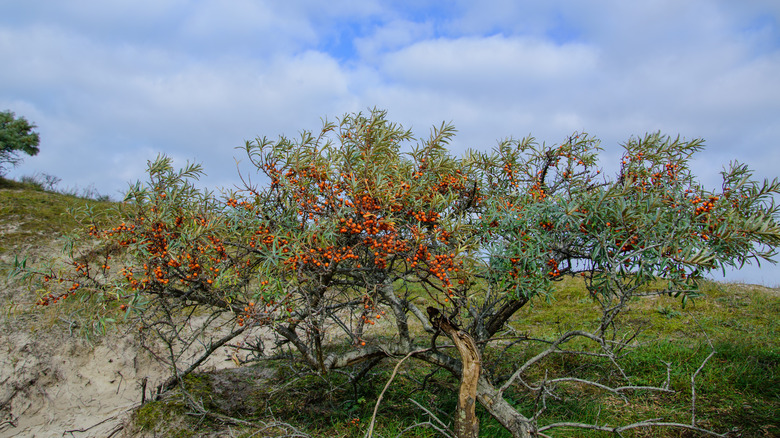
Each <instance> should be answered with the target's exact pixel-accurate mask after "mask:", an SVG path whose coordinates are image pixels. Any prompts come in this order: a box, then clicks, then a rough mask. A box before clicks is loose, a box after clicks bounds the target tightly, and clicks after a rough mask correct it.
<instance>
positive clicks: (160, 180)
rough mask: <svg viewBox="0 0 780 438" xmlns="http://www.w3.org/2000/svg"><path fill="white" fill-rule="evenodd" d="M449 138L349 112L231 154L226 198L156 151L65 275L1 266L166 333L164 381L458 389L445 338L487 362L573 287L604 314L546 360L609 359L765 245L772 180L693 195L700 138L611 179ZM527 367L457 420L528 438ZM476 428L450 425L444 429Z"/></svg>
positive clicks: (518, 149) (484, 384)
mask: <svg viewBox="0 0 780 438" xmlns="http://www.w3.org/2000/svg"><path fill="white" fill-rule="evenodd" d="M454 134H455V130H454V128H453V127H452V126H450V125H448V124H442V125H441V126H439V127H436V128H434V129H432V130H431V133H430V136H429V137H428V138H425V139H421V140H417V139H415V137H414V136H413V134H412V132H411V131H409V130H407V129H405V128H403V127H401V126H400V125H397V124H395V123H392V122H390V121H388V120H387V117H386V113H385V112H383V111H378V110H373V111H370V112H369V113H367V114H363V113H358V114H348V115H345V116H344V117H342V118H341V119H339V120H338V123H329V122H325V123H324V124H323V128H322V130H321V131H320V132H319V133H316V134H314V133H309V132H303V133H302V134H301V136H300V137H299V138H287V137H280V138H279V139H276V140H270V139H267V138H259V139H257V140H255V141H251V142H247V143H246V145H245V146H244V148H243V149H244V152H245V154H246V156H247V157H248V163H249V164H250V167H251V170H250V171H248V172H247V171H243V172H242V173H241V175H240V177H241V180H242V182H243V186H242V188H241V189H235V190H229V191H225V192H222V193H220V194H215V193H213V192H210V191H207V190H203V189H200V188H198V187H197V186H196V180H197V178H198V177H199V176H200V175H201V172H202V169H201V167H200V166H197V165H188V166H186V167H185V168H184V169H183V170H180V171H177V170H175V169H174V167H173V163H172V161H171V160H170V159H169V158H166V157H160V158H158V159H157V160H156V161H154V162H151V163H150V164H149V180H148V181H147V182H145V183H138V184H136V185H134V186H133V187H131V189H130V190H129V192H128V194H127V196H126V199H125V201H124V202H123V203H121V204H120V205H119V206H118V207H117V212H116V222H115V223H114V224H112V225H111V226H105V225H103V224H104V223H105V218H101V217H96V215H94V214H90V212H89V211H85V212H82V214H81V216H80V218H81V220H82V222H83V223H84V228H83V230H82V231H81V232H80V233H79V234H77V235H75V236H73V237H72V238H71V240H70V242H69V246H68V247H69V248H70V252H69V254H70V258H69V260H68V261H67V263H66V264H65V265H64V266H63V265H62V264H60V265H57V264H56V263H52V264H51V265H50V266H48V267H40V266H39V267H36V268H35V269H31V268H28V267H27V266H21V265H20V266H18V267H17V268H18V271H19V272H20V273H23V274H24V276H25V278H27V279H29V280H30V281H32V282H34V283H35V284H36V285H37V287H38V288H39V290H40V299H39V301H38V304H40V305H50V304H53V303H55V302H58V301H60V300H62V299H65V298H67V299H71V297H75V298H77V299H80V300H82V302H83V303H85V305H84V310H85V313H86V314H87V317H88V318H89V319H91V321H92V322H93V323H95V321H97V322H99V324H98V323H95V324H96V325H97V326H102V325H104V324H105V323H106V322H110V321H111V320H112V319H114V318H116V317H117V315H124V316H125V317H127V318H129V319H130V320H131V321H133V322H134V323H135V324H137V326H138V329H139V330H140V332H141V333H142V334H144V336H146V335H147V334H148V335H155V336H157V337H158V338H160V339H162V340H163V341H164V343H165V344H166V345H167V346H168V347H169V348H167V350H166V351H167V352H168V353H167V355H165V354H163V355H161V360H164V361H166V362H167V363H169V364H170V365H171V367H172V371H173V372H172V375H173V377H172V379H171V380H170V381H169V382H167V383H166V384H165V385H164V386H165V388H169V387H171V386H173V385H175V384H176V382H177V381H178V379H180V378H181V377H182V376H183V375H184V374H186V373H188V372H190V371H192V370H193V369H195V368H197V366H199V365H200V364H201V363H202V362H203V361H205V360H206V359H207V358H208V356H209V355H210V354H212V353H213V352H214V351H215V350H216V349H217V348H219V347H220V346H224V345H231V346H232V347H231V348H233V349H234V350H233V351H234V353H233V358H234V360H235V361H236V363H237V364H241V363H246V362H249V361H252V360H258V359H268V358H278V357H282V356H284V357H287V356H286V355H287V354H288V353H289V352H291V351H292V352H294V353H295V355H294V356H295V358H296V360H297V361H299V363H301V364H303V365H305V366H306V367H308V368H310V369H312V370H315V371H316V372H319V373H320V374H322V375H327V374H328V373H330V372H331V371H333V370H336V369H345V370H354V369H357V368H356V367H358V366H363V367H365V366H366V364H368V366H369V367H370V366H375V365H376V364H378V363H380V362H381V360H382V359H387V358H391V357H396V356H400V357H403V356H409V357H412V358H414V359H416V360H421V361H425V362H427V363H429V364H432V365H434V366H438V367H441V368H443V369H445V370H447V371H449V372H451V373H452V374H454V375H456V376H461V377H463V379H464V381H465V380H466V376H465V374H466V373H465V372H462V368H461V365H462V363H464V362H463V360H465V358H464V357H463V356H461V355H459V354H456V353H452V352H451V351H450V350H443V349H437V348H435V342H436V338H437V336H439V334H440V333H441V332H442V330H444V332H445V334H446V335H448V336H450V338H451V340H452V341H453V342H454V343H455V344H458V343H459V342H462V339H470V340H471V341H473V342H474V344H473V345H474V346H475V347H474V348H476V349H478V350H479V353H484V350H485V348H486V345H488V344H489V343H490V342H492V341H493V340H494V339H495V338H496V337H497V336H499V335H501V334H502V330H503V329H504V328H505V327H506V323H507V322H508V321H509V320H510V319H511V318H512V317H513V315H515V314H516V313H517V312H518V311H519V310H520V309H521V308H523V307H524V306H525V305H526V304H527V303H529V302H530V301H531V300H533V299H534V298H535V297H546V298H547V299H550V298H551V297H552V295H553V294H554V291H555V288H554V287H553V285H554V284H555V282H557V281H560V280H562V279H563V278H565V277H575V278H577V279H579V281H581V282H582V283H581V284H582V285H583V288H584V290H585V291H586V292H587V296H589V297H590V299H592V300H593V301H594V303H597V304H598V305H599V306H600V307H601V309H602V311H603V312H602V314H603V316H602V318H601V320H600V322H599V324H598V327H597V328H596V329H595V330H594V331H593V332H592V333H580V332H577V333H566V334H564V335H562V336H561V338H559V339H558V340H556V341H555V342H551V343H550V345H553V346H554V347H550V349H548V350H545V351H546V352H547V353H544V354H553V353H558V352H560V350H559V349H558V346H559V345H560V344H563V343H566V342H568V341H569V340H570V339H573V338H575V337H584V338H586V341H587V340H591V341H593V342H594V343H596V344H597V345H598V348H599V349H601V350H600V351H601V353H600V354H601V355H602V356H603V357H608V358H609V360H611V361H613V362H614V358H615V356H614V354H613V353H614V351H615V350H620V349H622V348H623V347H625V345H623V344H619V343H610V342H606V341H605V339H606V338H607V331H608V330H609V329H610V328H611V327H614V324H615V321H616V318H617V316H618V315H619V313H620V311H621V310H623V309H624V308H625V306H626V305H627V303H628V302H629V301H630V300H631V299H633V298H635V297H637V296H642V295H650V294H662V293H663V294H672V295H675V296H681V297H682V300H688V299H690V298H693V297H696V296H697V291H698V281H699V280H700V279H701V278H702V276H703V275H705V274H706V273H707V272H710V271H712V270H716V269H721V268H724V267H729V266H737V267H739V266H742V265H743V264H744V263H746V262H749V261H751V260H754V259H763V260H769V259H771V258H772V257H773V256H774V255H775V250H776V247H777V246H778V244H780V226H779V225H778V209H777V207H776V206H775V205H774V203H773V197H774V196H776V195H777V194H778V193H780V183H778V181H777V180H775V181H764V182H757V181H754V180H753V179H752V178H751V173H750V171H749V170H748V169H747V167H745V166H743V165H740V164H733V165H731V166H730V167H728V168H727V169H725V170H724V171H723V175H722V176H723V183H722V186H721V187H720V188H718V189H717V190H714V191H711V190H708V189H705V188H704V187H702V186H701V185H700V184H699V183H698V182H697V181H696V179H695V178H694V175H692V173H691V170H690V167H689V161H690V159H691V157H692V156H693V154H694V153H696V152H699V151H700V150H701V149H702V147H703V146H702V142H701V141H700V140H693V141H685V140H681V139H679V138H671V137H667V136H663V135H661V134H649V135H646V136H644V137H641V138H632V139H630V140H629V141H628V142H626V143H625V144H624V145H623V149H624V155H623V157H622V160H621V162H620V166H619V173H618V174H617V175H615V176H614V177H612V176H607V175H604V173H603V172H602V170H601V169H600V168H599V167H598V162H597V158H598V153H599V150H600V149H599V146H598V141H597V140H596V139H595V138H593V137H591V136H589V135H587V134H574V135H572V136H570V137H569V138H567V139H566V140H565V141H564V142H562V143H561V144H558V145H544V144H539V143H537V142H535V141H534V139H532V138H526V139H522V140H506V141H502V142H500V143H499V144H498V145H497V146H496V147H495V148H494V150H493V151H491V152H488V153H486V152H478V151H469V152H467V153H466V154H464V155H463V156H462V157H454V156H452V155H451V154H450V153H449V151H448V149H447V147H448V144H449V142H450V141H451V140H452V139H453V137H454ZM423 303H424V304H423ZM422 306H428V309H422ZM425 310H427V313H428V316H426V314H425ZM448 328H452V330H455V331H457V332H458V333H460V334H459V335H458V336H462V339H461V338H457V337H456V336H453V333H454V332H449V331H447V329H448ZM261 333H265V334H266V335H261ZM268 333H270V334H272V338H273V339H271V340H269V337H268V335H267V334H268ZM458 339H461V341H459V340H458ZM524 339H526V340H528V339H530V338H528V337H526V338H524ZM196 340H198V341H199V342H200V343H201V344H200V345H201V347H200V348H199V349H198V348H193V345H198V344H197V342H196ZM231 342H232V344H231ZM432 344H433V346H432ZM458 345H460V344H458ZM459 351H460V350H459ZM538 360H539V359H533V358H532V359H530V360H529V361H527V362H525V364H522V365H521V366H518V365H517V364H514V365H515V366H514V368H513V371H512V372H510V373H509V374H508V375H505V376H503V377H502V376H488V375H487V374H486V373H485V372H482V373H480V372H479V371H477V375H476V376H473V377H474V378H475V379H478V384H477V383H475V384H474V388H475V389H474V391H476V392H474V393H473V394H472V396H471V397H472V403H471V405H472V409H473V405H474V403H473V398H476V400H478V401H479V402H480V403H481V404H482V406H484V407H485V409H486V410H487V411H488V412H489V413H490V415H492V416H493V417H494V418H496V419H497V420H498V421H499V423H501V424H502V425H503V426H504V427H506V428H507V429H508V430H509V431H510V432H511V433H512V434H513V435H514V436H529V435H528V434H530V433H532V432H534V431H539V430H540V429H539V426H538V422H537V416H538V415H541V413H542V412H543V410H544V409H543V408H540V409H539V410H536V411H532V412H520V411H518V410H517V409H515V408H514V407H513V406H512V404H511V403H510V401H508V400H506V399H505V398H504V397H505V392H506V391H509V390H510V388H513V389H511V390H512V391H518V392H523V391H526V392H527V393H529V394H531V395H532V396H534V397H546V396H547V394H548V393H549V392H550V391H551V390H549V389H545V386H544V382H546V381H547V380H545V379H548V377H544V378H540V379H541V380H540V381H538V382H535V383H534V382H532V383H529V382H525V381H524V380H522V379H523V376H524V375H525V373H526V372H527V370H528V369H530V368H531V367H533V366H535V365H536V364H537V361H538ZM484 365H489V364H484ZM365 369H366V368H361V370H362V371H361V372H363V373H364V372H365ZM358 374H359V373H358ZM509 376H511V377H509ZM474 382H477V380H474ZM603 385H606V384H602V386H603ZM462 387H464V386H462ZM545 391H547V392H545ZM464 397H465V396H464ZM458 409H459V410H460V409H466V407H463V406H459V408H458ZM456 422H457V421H456ZM475 430H476V431H478V425H477V426H476V428H475V427H474V425H473V424H472V425H471V426H469V427H466V426H464V425H463V424H456V435H458V436H475V435H474V433H475Z"/></svg>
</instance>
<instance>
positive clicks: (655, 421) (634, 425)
mask: <svg viewBox="0 0 780 438" xmlns="http://www.w3.org/2000/svg"><path fill="white" fill-rule="evenodd" d="M659 420H660V419H652V420H646V421H639V422H636V423H631V424H627V425H625V426H615V427H612V426H597V425H595V424H587V423H572V422H562V423H553V424H548V425H547V426H544V427H540V428H539V429H538V430H537V432H544V431H545V430H550V429H554V428H558V427H576V428H579V429H589V430H598V431H602V432H611V433H614V434H620V433H621V432H623V431H626V430H629V429H637V428H640V427H677V428H680V429H688V430H693V431H696V432H700V433H704V434H707V435H712V436H717V437H722V438H725V437H726V435H722V434H719V433H716V432H713V431H711V430H707V429H702V428H700V427H696V426H692V425H690V424H683V423H667V422H662V421H659Z"/></svg>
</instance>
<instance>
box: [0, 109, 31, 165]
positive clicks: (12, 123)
mask: <svg viewBox="0 0 780 438" xmlns="http://www.w3.org/2000/svg"><path fill="white" fill-rule="evenodd" d="M35 128H36V126H35V125H33V124H30V122H28V121H27V119H25V118H24V117H19V118H16V115H15V114H14V113H12V112H11V111H2V112H0V175H3V174H5V172H7V171H8V169H9V167H14V166H16V165H18V164H19V163H21V162H22V158H21V157H20V156H19V154H22V153H24V154H27V155H36V154H37V153H38V145H39V144H40V142H41V139H40V136H39V135H38V133H37V132H35V131H33V130H34V129H35Z"/></svg>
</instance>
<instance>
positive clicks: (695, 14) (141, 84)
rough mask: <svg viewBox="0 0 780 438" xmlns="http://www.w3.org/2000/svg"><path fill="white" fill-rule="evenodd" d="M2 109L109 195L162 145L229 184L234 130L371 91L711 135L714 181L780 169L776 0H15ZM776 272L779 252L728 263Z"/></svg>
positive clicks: (484, 120) (489, 116)
mask: <svg viewBox="0 0 780 438" xmlns="http://www.w3.org/2000/svg"><path fill="white" fill-rule="evenodd" d="M0 60H2V64H0V110H4V109H10V110H12V111H14V112H16V113H17V115H22V116H25V117H26V118H27V119H28V120H30V121H33V122H34V123H36V124H37V125H38V130H39V132H40V134H41V138H42V141H41V152H40V154H39V155H38V156H36V157H32V158H27V159H26V160H25V162H24V163H23V164H22V165H21V166H19V167H18V168H16V169H14V170H13V171H12V172H11V173H10V175H11V176H12V177H19V176H21V175H31V174H35V173H47V174H51V175H55V176H58V177H60V178H62V183H61V184H62V185H63V186H67V187H82V188H83V187H88V186H91V185H94V186H95V187H97V188H98V189H99V191H100V192H102V193H105V194H109V195H111V196H113V197H115V198H118V197H119V196H120V193H121V192H122V191H123V190H124V189H125V188H126V187H127V184H128V183H129V182H132V181H135V180H137V179H142V178H143V176H144V169H145V167H146V162H147V160H149V159H153V158H154V157H155V156H156V155H157V154H158V153H165V154H167V155H169V156H171V157H173V158H174V159H175V160H176V162H178V163H181V164H184V163H185V162H186V161H187V160H190V161H196V162H200V163H202V164H203V165H204V167H205V170H206V172H207V173H208V178H207V179H205V180H204V183H205V184H208V185H210V186H214V187H219V186H221V187H230V186H232V185H233V184H236V183H237V181H238V179H237V177H236V160H240V159H241V158H242V157H241V156H240V153H239V151H237V150H235V149H234V148H235V147H237V146H241V145H242V144H243V143H244V141H245V140H251V139H254V138H255V137H257V136H268V137H276V136H278V135H280V134H287V135H295V134H296V133H297V132H299V131H300V130H302V129H316V128H318V127H319V126H320V118H321V117H328V118H329V119H334V118H336V117H338V116H339V115H342V114H344V113H346V112H352V111H360V110H366V109H367V108H371V107H379V108H383V109H386V110H388V112H389V117H390V118H391V119H393V120H394V121H397V122H400V123H402V124H403V125H404V126H408V127H411V128H413V129H414V130H415V132H416V133H417V135H419V136H421V137H422V136H425V135H427V133H428V130H429V128H430V127H431V126H432V125H439V124H440V123H441V122H442V121H451V122H453V123H454V124H455V126H456V127H457V128H458V131H459V134H458V137H457V139H456V141H455V142H454V143H453V145H452V147H453V150H454V152H455V153H459V152H462V151H463V150H465V149H466V148H475V149H485V150H487V149H490V148H491V147H493V146H494V145H495V143H496V140H499V139H502V138H506V137H523V136H526V135H529V134H532V135H533V136H535V137H536V138H538V139H539V140H540V141H545V142H552V143H554V142H558V141H561V140H563V139H564V138H565V137H566V136H567V135H568V134H570V133H572V132H574V131H587V132H589V133H591V134H593V135H595V136H597V137H599V138H601V139H602V141H603V146H604V147H605V153H604V156H603V160H602V164H603V166H604V167H605V168H606V169H607V170H609V169H610V168H614V163H615V161H616V159H617V157H618V156H619V153H620V150H619V146H618V145H619V144H620V143H621V142H623V141H625V140H626V139H628V138H629V137H631V136H632V135H634V136H637V135H642V134H644V133H646V132H653V131H658V130H660V131H663V132H664V133H667V134H671V135H678V134H679V135H681V136H683V137H685V138H698V137H702V138H704V139H705V140H706V144H707V148H708V149H707V151H706V153H705V154H702V155H701V156H700V157H699V158H697V160H696V162H695V170H696V172H697V174H699V175H700V176H701V178H702V181H703V182H704V183H705V185H708V186H710V187H715V185H716V184H718V172H719V171H720V170H721V169H722V167H723V165H725V164H727V163H728V162H730V161H732V160H738V161H741V162H744V163H747V164H748V165H749V166H750V167H751V168H752V169H754V170H755V172H756V176H757V177H759V178H774V177H776V176H778V175H780V172H778V170H777V169H778V163H780V146H778V139H780V79H778V78H780V2H777V1H774V0H766V1H760V0H742V1H738V2H735V1H730V0H724V1H717V0H708V1H704V0H686V1H679V0H658V1H654V0H648V1H643V2H626V1H620V0H600V1H587V2H586V1H580V2H574V1H544V2H539V1H517V0H496V1H479V2H474V1H437V2H433V1H421V0H418V1H393V2H389V1H386V2H380V1H371V0H363V1H360V2H357V1H343V0H331V1H327V2H320V1H313V0H307V1H295V0H287V1H283V2H282V1H256V0H230V1H224V0H223V1H216V0H212V1H207V0H201V1H186V0H133V1H129V0H114V1H98V0H70V1H67V2H63V1H59V0H24V1H15V0H7V1H3V2H1V3H0ZM727 278H728V279H730V280H735V281H747V282H752V283H759V284H767V285H770V286H774V285H780V269H778V267H776V266H771V265H769V266H767V267H763V268H762V269H760V270H758V269H748V270H743V271H742V272H739V273H731V274H729V276H728V277H727Z"/></svg>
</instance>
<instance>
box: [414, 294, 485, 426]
mask: <svg viewBox="0 0 780 438" xmlns="http://www.w3.org/2000/svg"><path fill="white" fill-rule="evenodd" d="M427 310H428V317H429V319H430V321H431V324H432V325H433V326H434V327H436V328H437V329H439V330H441V331H442V332H444V333H445V334H446V335H447V336H448V337H449V338H450V339H452V342H453V344H455V348H457V350H458V353H459V354H460V358H461V375H460V376H461V377H460V389H459V391H458V407H457V412H455V435H456V436H457V437H458V438H478V437H479V418H477V413H476V410H475V408H476V403H477V387H478V385H479V377H480V371H481V366H482V364H481V358H480V355H479V348H478V347H477V343H476V342H475V341H474V338H472V337H471V335H469V334H468V333H467V332H465V331H463V330H460V329H459V328H458V327H456V326H455V325H454V324H453V323H451V322H450V321H449V320H448V319H447V318H446V317H445V316H444V315H442V314H441V313H440V312H439V311H438V310H436V309H434V308H433V307H428V309H427Z"/></svg>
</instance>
